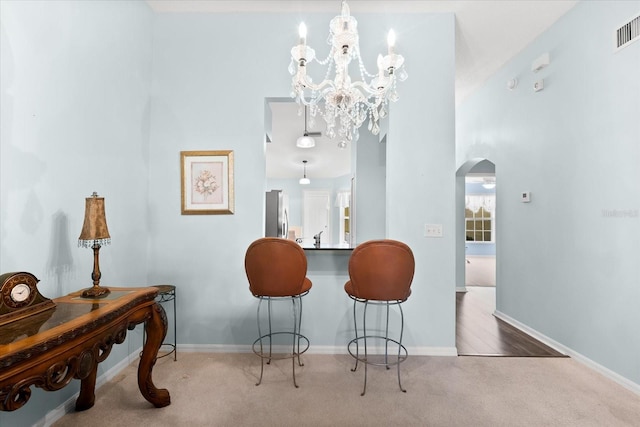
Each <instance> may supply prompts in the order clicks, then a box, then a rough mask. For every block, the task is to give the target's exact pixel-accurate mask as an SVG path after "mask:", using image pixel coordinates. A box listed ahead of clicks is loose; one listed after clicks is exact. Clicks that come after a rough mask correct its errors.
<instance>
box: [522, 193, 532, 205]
mask: <svg viewBox="0 0 640 427" xmlns="http://www.w3.org/2000/svg"><path fill="white" fill-rule="evenodd" d="M520 201H521V202H522V203H529V202H530V201H531V192H530V191H523V192H522V193H521V195H520Z"/></svg>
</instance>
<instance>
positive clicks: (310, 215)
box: [302, 190, 332, 247]
mask: <svg viewBox="0 0 640 427" xmlns="http://www.w3.org/2000/svg"><path fill="white" fill-rule="evenodd" d="M330 194H331V193H330V192H329V191H328V190H305V191H303V196H302V198H303V204H302V235H303V245H302V246H303V247H310V246H313V244H314V236H316V235H319V234H320V233H322V234H320V240H321V242H322V245H323V246H329V245H331V244H332V239H331V220H330V219H331V215H330V212H331V210H330V209H331V199H330Z"/></svg>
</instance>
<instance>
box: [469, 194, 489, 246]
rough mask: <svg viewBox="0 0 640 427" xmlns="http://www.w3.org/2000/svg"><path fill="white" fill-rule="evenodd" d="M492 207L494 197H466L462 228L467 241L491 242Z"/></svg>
mask: <svg viewBox="0 0 640 427" xmlns="http://www.w3.org/2000/svg"><path fill="white" fill-rule="evenodd" d="M494 205H495V195H477V196H476V195H473V196H467V197H466V204H465V210H464V224H465V227H464V228H465V235H466V240H467V241H469V242H493V239H494V232H493V229H494V227H493V219H494V218H493V217H494V215H493V212H494V209H493V207H494Z"/></svg>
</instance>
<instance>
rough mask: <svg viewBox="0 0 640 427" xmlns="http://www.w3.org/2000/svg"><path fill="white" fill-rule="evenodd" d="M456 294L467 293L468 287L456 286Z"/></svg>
mask: <svg viewBox="0 0 640 427" xmlns="http://www.w3.org/2000/svg"><path fill="white" fill-rule="evenodd" d="M456 292H467V287H466V286H456Z"/></svg>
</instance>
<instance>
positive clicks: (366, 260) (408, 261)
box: [349, 239, 415, 301]
mask: <svg viewBox="0 0 640 427" xmlns="http://www.w3.org/2000/svg"><path fill="white" fill-rule="evenodd" d="M414 271H415V259H414V257H413V252H412V251H411V248H409V246H407V245H406V244H404V243H402V242H399V241H397V240H390V239H385V240H369V241H367V242H365V243H362V244H360V245H358V246H356V248H355V249H354V250H353V253H352V254H351V258H349V278H350V281H351V285H352V290H353V296H355V297H357V298H360V299H367V300H376V301H393V300H397V301H404V300H406V299H407V298H408V297H409V295H410V294H411V282H412V281H413V273H414Z"/></svg>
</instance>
